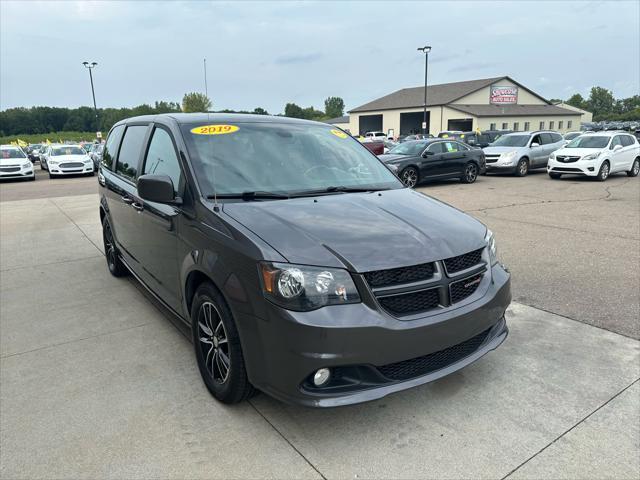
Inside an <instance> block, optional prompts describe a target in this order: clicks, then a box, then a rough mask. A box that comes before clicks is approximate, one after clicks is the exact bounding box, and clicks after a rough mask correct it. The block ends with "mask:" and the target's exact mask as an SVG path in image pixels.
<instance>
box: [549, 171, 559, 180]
mask: <svg viewBox="0 0 640 480" xmlns="http://www.w3.org/2000/svg"><path fill="white" fill-rule="evenodd" d="M549 176H550V177H551V178H553V179H554V180H558V179H559V178H560V177H561V176H562V174H561V173H554V172H549Z"/></svg>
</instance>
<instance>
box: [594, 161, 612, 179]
mask: <svg viewBox="0 0 640 480" xmlns="http://www.w3.org/2000/svg"><path fill="white" fill-rule="evenodd" d="M609 173H611V167H610V166H609V161H608V160H605V161H604V162H602V165H600V170H599V171H598V176H597V177H596V179H597V180H598V181H599V182H604V181H605V180H606V179H607V178H609Z"/></svg>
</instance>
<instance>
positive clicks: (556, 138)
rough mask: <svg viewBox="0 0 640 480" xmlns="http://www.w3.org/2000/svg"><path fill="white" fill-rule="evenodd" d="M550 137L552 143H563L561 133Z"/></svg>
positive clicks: (552, 134)
mask: <svg viewBox="0 0 640 480" xmlns="http://www.w3.org/2000/svg"><path fill="white" fill-rule="evenodd" d="M550 135H551V143H556V142H561V141H562V135H560V134H559V133H551V134H550Z"/></svg>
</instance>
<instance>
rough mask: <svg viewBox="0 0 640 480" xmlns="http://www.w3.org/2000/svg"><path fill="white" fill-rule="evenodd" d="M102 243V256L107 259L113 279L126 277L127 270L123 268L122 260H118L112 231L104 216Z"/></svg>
mask: <svg viewBox="0 0 640 480" xmlns="http://www.w3.org/2000/svg"><path fill="white" fill-rule="evenodd" d="M102 241H103V244H104V256H105V258H106V259H107V267H108V268H109V273H111V275H113V276H114V277H124V276H126V275H128V274H129V270H128V269H127V267H125V266H124V263H122V260H120V255H119V254H118V249H117V247H116V242H115V240H114V238H113V230H111V224H110V223H109V220H108V219H107V217H106V216H105V217H104V220H102Z"/></svg>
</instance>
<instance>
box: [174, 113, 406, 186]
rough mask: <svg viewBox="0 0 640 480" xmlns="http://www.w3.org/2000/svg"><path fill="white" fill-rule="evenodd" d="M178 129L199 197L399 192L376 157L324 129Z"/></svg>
mask: <svg viewBox="0 0 640 480" xmlns="http://www.w3.org/2000/svg"><path fill="white" fill-rule="evenodd" d="M212 123H213V122H212ZM181 128H182V133H183V137H184V139H185V141H186V143H187V148H188V150H189V153H190V157H191V159H192V164H193V168H194V170H195V176H196V179H197V181H198V183H199V185H200V188H201V190H202V193H203V194H204V195H208V196H209V195H213V193H214V192H215V193H216V194H217V195H225V194H226V195H234V194H243V193H247V192H255V193H258V192H260V194H264V193H265V192H270V193H278V194H286V195H293V194H304V193H305V192H309V193H311V192H313V191H316V192H318V191H324V190H326V189H331V190H336V189H338V190H347V189H363V190H384V189H392V188H394V189H395V188H403V185H402V183H401V182H400V181H399V180H398V179H397V178H396V177H395V176H394V175H393V174H392V173H391V171H389V169H387V167H385V166H384V164H383V163H382V162H381V161H380V160H378V158H377V157H376V156H374V155H373V154H372V153H371V152H369V151H368V150H367V149H366V148H365V147H364V146H362V145H361V144H360V143H359V142H358V141H357V140H355V139H353V138H351V137H350V136H349V135H347V134H346V133H344V132H342V131H341V130H337V129H332V128H331V127H330V126H324V125H314V124H302V123H301V124H295V123H284V122H283V123H276V122H273V123H266V122H255V123H240V122H238V123H230V124H209V125H207V123H197V124H195V123H192V124H183V125H182V126H181Z"/></svg>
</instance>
